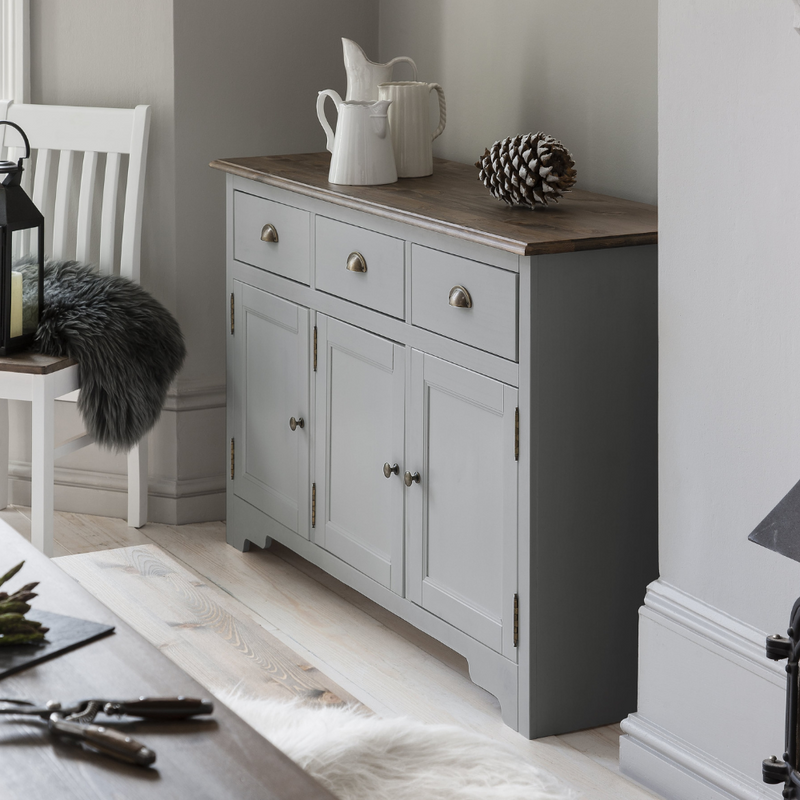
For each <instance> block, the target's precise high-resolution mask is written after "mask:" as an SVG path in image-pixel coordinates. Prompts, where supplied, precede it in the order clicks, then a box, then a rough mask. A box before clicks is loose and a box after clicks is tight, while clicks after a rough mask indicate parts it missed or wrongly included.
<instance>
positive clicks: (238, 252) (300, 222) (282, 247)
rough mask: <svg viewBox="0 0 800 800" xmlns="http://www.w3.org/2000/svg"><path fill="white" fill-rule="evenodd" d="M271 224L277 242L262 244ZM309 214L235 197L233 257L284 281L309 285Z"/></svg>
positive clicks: (252, 198) (241, 194) (239, 195)
mask: <svg viewBox="0 0 800 800" xmlns="http://www.w3.org/2000/svg"><path fill="white" fill-rule="evenodd" d="M265 225H272V226H273V227H274V228H275V232H276V233H277V238H278V240H277V241H272V242H266V241H263V240H262V238H261V236H262V231H263V230H264V226H265ZM308 237H309V214H308V212H307V211H303V210H302V209H299V208H293V207H292V206H285V205H283V203H275V202H273V201H272V200H265V199H264V198H263V197H255V196H254V195H252V194H245V193H244V192H234V194H233V257H234V258H235V259H236V260H237V261H243V262H244V263H245V264H252V266H254V267H260V268H261V269H265V270H268V271H269V272H274V273H276V274H277V275H282V276H283V277H284V278H291V279H292V280H293V281H299V282H300V283H305V284H308V283H309V266H310V257H309V243H308Z"/></svg>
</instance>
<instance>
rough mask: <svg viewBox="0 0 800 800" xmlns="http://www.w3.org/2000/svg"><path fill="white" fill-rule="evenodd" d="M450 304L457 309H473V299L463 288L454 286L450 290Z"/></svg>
mask: <svg viewBox="0 0 800 800" xmlns="http://www.w3.org/2000/svg"><path fill="white" fill-rule="evenodd" d="M449 303H450V305H451V306H455V307H456V308H472V297H471V296H470V293H469V292H468V291H467V290H466V289H465V288H464V287H463V286H454V287H453V288H452V289H451V290H450V299H449Z"/></svg>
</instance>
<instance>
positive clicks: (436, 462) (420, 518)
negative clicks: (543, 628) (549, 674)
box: [407, 351, 517, 657]
mask: <svg viewBox="0 0 800 800" xmlns="http://www.w3.org/2000/svg"><path fill="white" fill-rule="evenodd" d="M516 405H517V390H516V389H514V388H513V387H510V386H506V385H504V384H502V383H499V382H497V381H494V380H491V379H490V378H486V377H484V376H483V375H478V374H476V373H474V372H470V371H469V370H466V369H463V368H461V367H457V366H455V365H453V364H450V363H448V362H446V361H442V360H440V359H437V358H433V357H432V356H428V355H425V354H423V353H420V352H418V351H412V353H411V409H410V415H409V428H410V429H409V437H408V448H409V451H408V452H409V456H408V463H409V466H408V469H409V470H410V471H411V472H412V473H413V472H414V471H419V472H420V473H421V480H420V483H419V485H417V484H412V486H411V487H410V488H409V489H408V490H407V502H408V515H409V520H408V535H409V564H408V596H409V599H411V600H413V601H414V602H415V603H418V604H419V605H421V606H422V607H423V608H425V609H427V610H428V611H431V612H432V613H434V614H436V615H437V616H439V617H441V618H442V619H444V620H446V621H448V622H450V623H452V624H453V625H455V626H456V627H457V628H459V629H461V630H463V631H464V632H466V633H468V634H470V635H471V636H474V637H475V638H476V639H478V640H479V641H481V642H483V643H484V644H487V645H488V646H490V647H492V648H494V649H495V650H497V651H499V652H502V653H504V654H506V655H509V656H512V657H513V653H514V645H513V604H514V593H515V592H516V525H517V511H516V506H517V462H516V460H515V455H514V436H515V412H516Z"/></svg>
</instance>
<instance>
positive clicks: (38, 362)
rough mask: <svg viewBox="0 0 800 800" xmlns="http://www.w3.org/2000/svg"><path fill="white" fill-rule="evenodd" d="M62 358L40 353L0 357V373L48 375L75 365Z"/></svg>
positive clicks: (26, 352)
mask: <svg viewBox="0 0 800 800" xmlns="http://www.w3.org/2000/svg"><path fill="white" fill-rule="evenodd" d="M77 363H78V362H77V361H73V360H72V359H71V358H65V357H63V356H43V355H42V354H41V353H33V352H31V351H25V352H24V353H14V354H13V355H10V356H0V372H25V373H28V374H29V375H49V374H50V373H51V372H58V371H59V370H62V369H66V368H67V367H71V366H72V365H73V364H77Z"/></svg>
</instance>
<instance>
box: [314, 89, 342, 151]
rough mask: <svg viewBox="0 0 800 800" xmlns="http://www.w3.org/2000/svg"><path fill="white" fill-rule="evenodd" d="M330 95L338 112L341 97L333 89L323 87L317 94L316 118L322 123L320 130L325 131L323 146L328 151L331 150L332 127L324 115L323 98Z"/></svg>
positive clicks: (332, 139)
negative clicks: (325, 139)
mask: <svg viewBox="0 0 800 800" xmlns="http://www.w3.org/2000/svg"><path fill="white" fill-rule="evenodd" d="M326 97H330V98H331V100H333V104H334V105H335V106H336V113H337V114H338V113H339V106H340V105H341V103H342V98H341V97H340V96H339V93H338V92H336V91H334V90H333V89H323V90H322V91H321V92H320V93H319V94H318V95H317V119H318V120H319V124H320V125H322V130H324V131H325V136H326V137H327V141H326V142H325V147H327V148H328V152H330V153H332V152H333V142H334V136H333V128H331V124H330V122H328V118H327V117H326V116H325V98H326Z"/></svg>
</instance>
